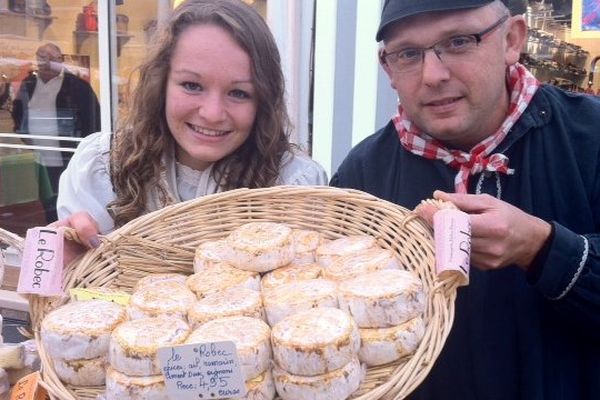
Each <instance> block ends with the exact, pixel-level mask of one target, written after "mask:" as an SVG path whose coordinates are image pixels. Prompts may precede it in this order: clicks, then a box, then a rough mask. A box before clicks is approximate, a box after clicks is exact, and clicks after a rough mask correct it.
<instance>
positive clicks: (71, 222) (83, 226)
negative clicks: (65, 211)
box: [50, 212, 100, 266]
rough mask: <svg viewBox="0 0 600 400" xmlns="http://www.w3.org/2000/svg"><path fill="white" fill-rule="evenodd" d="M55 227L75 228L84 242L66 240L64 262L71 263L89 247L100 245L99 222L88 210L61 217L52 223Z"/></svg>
mask: <svg viewBox="0 0 600 400" xmlns="http://www.w3.org/2000/svg"><path fill="white" fill-rule="evenodd" d="M50 226H52V227H54V228H58V227H61V226H64V227H68V228H73V229H75V231H76V232H77V235H78V236H79V238H80V239H81V242H82V243H83V244H79V243H77V242H74V241H72V240H65V248H64V251H65V253H64V264H65V266H67V265H69V264H70V263H71V262H72V261H73V260H74V259H76V258H77V257H79V256H81V255H82V254H83V253H85V252H86V251H87V250H88V249H92V248H96V247H98V246H100V239H99V238H98V233H99V232H100V229H99V228H98V223H97V222H96V220H94V218H92V216H91V215H90V214H88V213H87V212H78V213H75V214H73V215H71V216H69V217H68V218H66V219H61V220H58V221H56V222H53V223H52V224H50Z"/></svg>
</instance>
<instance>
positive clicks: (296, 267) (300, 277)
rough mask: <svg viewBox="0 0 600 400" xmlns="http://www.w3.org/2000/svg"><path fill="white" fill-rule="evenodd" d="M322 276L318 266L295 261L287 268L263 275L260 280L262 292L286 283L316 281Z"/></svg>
mask: <svg viewBox="0 0 600 400" xmlns="http://www.w3.org/2000/svg"><path fill="white" fill-rule="evenodd" d="M320 275H321V266H319V265H318V264H301V263H297V262H296V261H294V262H293V263H291V264H290V265H287V266H285V267H281V268H277V269H274V270H273V271H270V272H268V273H266V274H264V275H263V277H262V279H261V280H260V286H261V288H262V290H265V289H272V288H274V287H275V286H279V285H282V284H284V283H289V282H295V281H304V280H307V279H316V278H318V277H319V276H320Z"/></svg>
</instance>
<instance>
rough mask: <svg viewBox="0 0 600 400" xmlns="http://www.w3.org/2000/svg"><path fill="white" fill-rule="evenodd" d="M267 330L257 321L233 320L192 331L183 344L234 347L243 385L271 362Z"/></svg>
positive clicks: (269, 331) (216, 321)
mask: <svg viewBox="0 0 600 400" xmlns="http://www.w3.org/2000/svg"><path fill="white" fill-rule="evenodd" d="M270 337H271V328H269V325H267V324H266V323H265V322H264V321H262V320H260V319H258V318H251V317H244V316H236V317H225V318H219V319H214V320H212V321H208V322H207V323H205V324H203V325H200V326H199V327H198V328H196V329H195V330H194V331H193V332H192V333H191V335H190V336H189V337H188V339H187V340H186V343H212V342H223V341H232V342H234V343H235V345H236V348H237V353H238V358H239V361H240V367H241V369H242V375H243V376H244V380H245V381H249V380H251V379H254V378H256V377H258V376H260V375H261V374H262V373H263V372H265V371H266V370H267V368H268V367H269V363H270V361H271V356H272V351H271V342H270Z"/></svg>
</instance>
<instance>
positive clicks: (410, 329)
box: [358, 317, 425, 366]
mask: <svg viewBox="0 0 600 400" xmlns="http://www.w3.org/2000/svg"><path fill="white" fill-rule="evenodd" d="M424 334H425V324H424V323H423V319H422V318H421V317H417V318H413V319H411V320H410V321H408V322H405V323H403V324H401V325H398V326H393V327H391V328H376V329H360V338H361V345H360V351H359V352H358V358H359V360H360V361H362V362H364V363H365V364H366V365H368V366H376V365H383V364H387V363H390V362H392V361H396V360H399V359H400V358H402V357H405V356H407V355H409V354H412V353H413V352H414V351H415V350H416V349H417V347H418V346H419V343H420V342H421V339H422V338H423V335H424Z"/></svg>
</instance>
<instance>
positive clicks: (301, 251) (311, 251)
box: [292, 229, 323, 263]
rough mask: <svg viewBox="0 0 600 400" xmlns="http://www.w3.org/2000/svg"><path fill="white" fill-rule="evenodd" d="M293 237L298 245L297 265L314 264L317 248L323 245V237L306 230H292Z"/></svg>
mask: <svg viewBox="0 0 600 400" xmlns="http://www.w3.org/2000/svg"><path fill="white" fill-rule="evenodd" d="M292 236H293V238H294V243H295V245H296V256H295V258H294V262H296V263H314V262H315V252H316V251H317V247H319V246H320V245H321V244H322V240H323V237H322V236H321V234H320V233H319V232H317V231H311V230H306V229H294V230H292Z"/></svg>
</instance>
